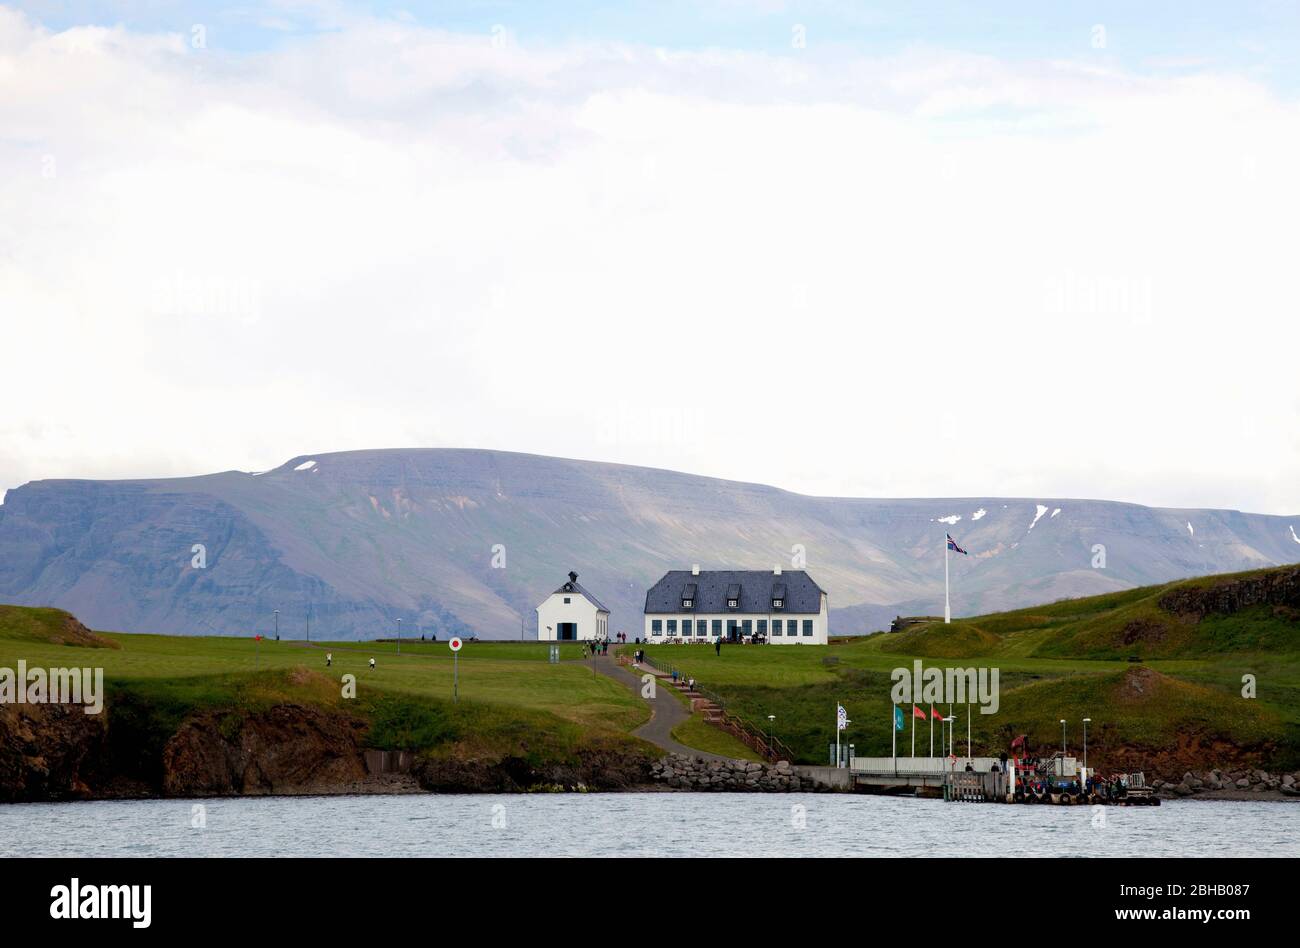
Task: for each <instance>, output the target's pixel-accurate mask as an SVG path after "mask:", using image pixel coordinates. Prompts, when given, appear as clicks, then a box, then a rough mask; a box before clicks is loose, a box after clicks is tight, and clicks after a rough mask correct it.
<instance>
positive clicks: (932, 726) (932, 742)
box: [930, 705, 934, 757]
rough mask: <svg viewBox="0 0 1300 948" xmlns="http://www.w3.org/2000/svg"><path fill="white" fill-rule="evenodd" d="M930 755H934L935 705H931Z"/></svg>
mask: <svg viewBox="0 0 1300 948" xmlns="http://www.w3.org/2000/svg"><path fill="white" fill-rule="evenodd" d="M930 756H931V757H933V756H934V705H930Z"/></svg>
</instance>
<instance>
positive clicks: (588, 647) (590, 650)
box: [582, 639, 609, 658]
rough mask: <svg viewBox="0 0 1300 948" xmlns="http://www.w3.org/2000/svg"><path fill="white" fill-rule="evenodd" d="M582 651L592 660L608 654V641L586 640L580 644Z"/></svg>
mask: <svg viewBox="0 0 1300 948" xmlns="http://www.w3.org/2000/svg"><path fill="white" fill-rule="evenodd" d="M582 649H583V651H584V652H585V653H586V655H587V657H588V658H594V657H596V656H597V655H605V654H608V652H609V640H608V639H586V640H584V641H583V643H582Z"/></svg>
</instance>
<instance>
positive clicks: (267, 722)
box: [162, 704, 367, 797]
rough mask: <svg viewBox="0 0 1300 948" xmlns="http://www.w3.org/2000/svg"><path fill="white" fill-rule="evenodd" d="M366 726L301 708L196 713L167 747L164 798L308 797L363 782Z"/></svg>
mask: <svg viewBox="0 0 1300 948" xmlns="http://www.w3.org/2000/svg"><path fill="white" fill-rule="evenodd" d="M365 727H366V725H365V723H364V722H362V721H359V720H356V719H354V718H350V717H347V716H344V715H341V714H333V713H329V712H325V711H320V710H317V709H315V708H309V707H304V706H301V705H296V704H284V705H277V706H275V707H273V708H269V709H268V710H266V711H261V712H258V713H255V714H250V715H247V716H244V717H238V716H236V715H233V714H230V713H223V712H218V711H211V712H205V713H203V714H199V715H196V716H195V717H193V718H191V719H190V720H188V721H186V722H185V723H184V724H182V725H181V726H180V728H179V729H178V730H177V731H176V733H175V734H174V735H172V737H171V739H170V740H168V741H167V744H166V746H164V747H163V753H162V767H163V779H162V784H163V787H162V789H163V793H164V794H165V795H166V796H176V797H189V796H227V795H231V794H248V795H259V794H275V793H311V792H316V791H319V790H321V789H322V788H327V787H335V786H339V785H348V784H355V783H358V782H360V781H363V780H364V779H365V777H366V776H367V774H366V767H365V763H364V759H363V756H362V752H361V737H362V735H363V733H364V731H365Z"/></svg>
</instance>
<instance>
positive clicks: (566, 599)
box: [564, 596, 569, 606]
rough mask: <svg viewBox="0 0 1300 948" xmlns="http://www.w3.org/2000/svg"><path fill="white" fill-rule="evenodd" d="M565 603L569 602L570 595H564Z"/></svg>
mask: <svg viewBox="0 0 1300 948" xmlns="http://www.w3.org/2000/svg"><path fill="white" fill-rule="evenodd" d="M564 604H565V605H566V606H567V605H568V604H569V597H568V596H565V597H564Z"/></svg>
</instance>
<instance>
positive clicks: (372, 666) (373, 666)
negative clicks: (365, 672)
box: [370, 658, 375, 671]
mask: <svg viewBox="0 0 1300 948" xmlns="http://www.w3.org/2000/svg"><path fill="white" fill-rule="evenodd" d="M370 670H371V671H374V670H375V660H374V659H373V658H372V659H371V660H370Z"/></svg>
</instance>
